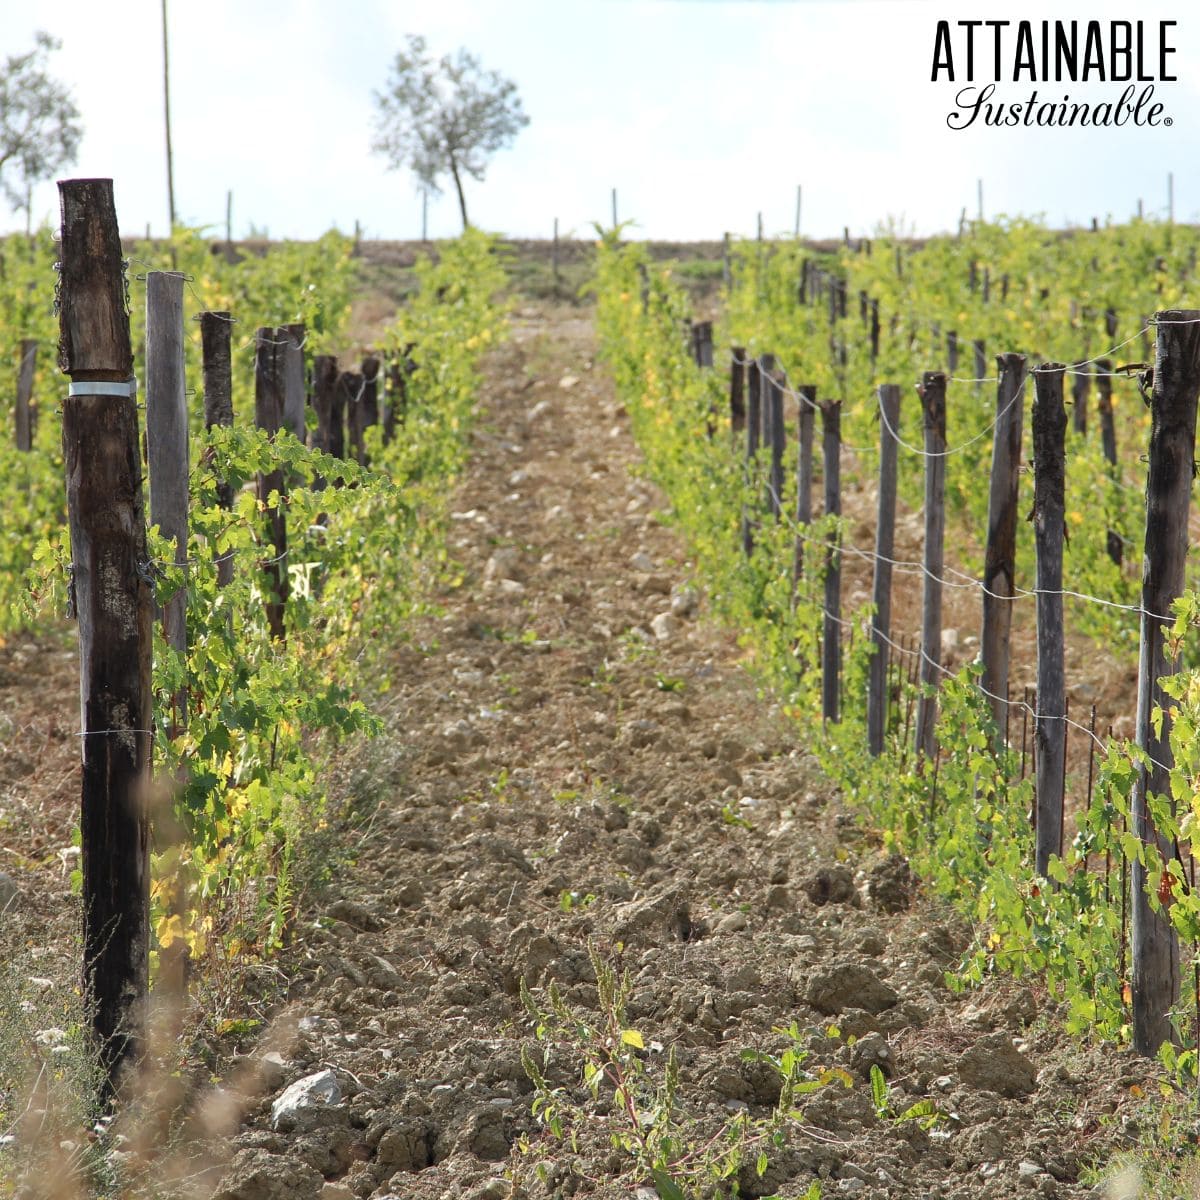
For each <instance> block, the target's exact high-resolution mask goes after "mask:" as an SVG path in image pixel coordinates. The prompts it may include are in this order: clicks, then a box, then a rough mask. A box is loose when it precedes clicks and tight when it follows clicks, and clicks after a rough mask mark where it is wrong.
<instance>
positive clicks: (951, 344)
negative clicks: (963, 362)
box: [946, 329, 958, 375]
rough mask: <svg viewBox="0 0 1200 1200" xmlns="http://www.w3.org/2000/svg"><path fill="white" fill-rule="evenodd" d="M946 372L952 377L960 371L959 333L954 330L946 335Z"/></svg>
mask: <svg viewBox="0 0 1200 1200" xmlns="http://www.w3.org/2000/svg"><path fill="white" fill-rule="evenodd" d="M946 370H947V371H948V373H949V374H950V375H953V374H954V373H955V372H956V371H957V370H958V331H957V330H954V329H951V330H950V331H949V332H948V333H947V334H946Z"/></svg>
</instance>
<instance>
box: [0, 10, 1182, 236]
mask: <svg viewBox="0 0 1200 1200" xmlns="http://www.w3.org/2000/svg"><path fill="white" fill-rule="evenodd" d="M168 2H169V5H170V17H169V29H170V37H171V70H172V91H171V105H172V119H173V135H174V145H175V176H176V181H175V187H176V197H177V207H178V210H179V216H180V218H181V219H182V220H184V221H186V222H188V223H191V224H199V225H209V226H213V227H214V228H221V229H223V226H224V220H225V199H226V192H227V191H230V190H231V191H232V193H233V224H234V235H235V236H243V235H246V234H248V233H249V232H250V231H251V229H252V228H253V229H256V230H258V231H260V232H262V231H265V232H268V233H269V234H270V235H271V236H272V237H285V236H286V237H314V236H317V235H318V234H320V233H321V232H323V231H324V230H326V229H328V228H330V227H331V226H337V227H339V228H341V229H343V230H345V231H351V230H353V228H354V224H355V221H356V220H357V221H360V222H361V223H362V226H363V229H364V231H365V233H366V235H367V236H369V237H382V238H409V237H415V236H419V235H420V231H421V200H420V195H419V192H418V190H417V185H416V181H415V179H414V178H413V177H412V176H411V174H409V173H408V172H406V171H389V170H387V169H386V164H385V163H384V162H383V161H382V160H381V159H380V158H379V157H377V156H374V155H372V154H371V151H370V142H371V131H372V116H373V111H374V107H373V101H372V91H373V89H377V88H381V87H383V86H384V84H385V82H386V79H387V76H388V68H389V64H390V62H391V60H392V58H393V57H394V55H395V52H396V50H397V49H398V48H399V47H400V46H401V44H402V43H403V39H404V35H405V34H407V33H410V32H411V33H421V34H423V35H425V36H426V38H427V39H428V41H429V45H430V49H431V50H433V51H435V52H437V53H439V54H440V53H443V52H445V51H449V50H454V49H456V48H458V47H460V46H464V47H466V48H468V49H470V50H471V51H473V52H474V53H476V54H477V55H479V56H480V58H481V59H482V60H483V63H484V65H485V66H486V67H488V68H492V69H495V70H498V71H500V72H502V73H503V74H505V75H507V76H509V77H510V78H512V79H513V80H515V81H516V83H517V85H518V88H519V90H520V94H521V97H522V99H523V102H524V107H525V111H526V113H527V114H528V116H529V118H530V124H529V125H528V127H527V128H526V129H525V130H523V131H522V132H521V134H520V135H519V136H518V138H517V141H516V143H515V145H514V146H513V147H511V148H510V149H508V150H503V151H501V152H499V153H498V154H497V155H496V157H495V159H494V160H493V163H492V165H491V167H490V169H489V171H488V175H487V178H486V180H485V181H484V182H482V183H475V182H473V181H472V182H469V183H468V194H467V200H468V206H469V210H470V215H471V218H472V220H473V221H474V222H475V223H476V224H478V225H481V226H482V227H484V228H486V229H491V230H496V231H500V232H503V233H506V234H511V235H515V236H549V234H550V231H551V228H552V223H553V220H554V218H555V217H558V218H559V221H560V226H561V228H562V230H563V231H564V233H566V232H568V231H573V232H575V233H576V234H578V235H582V236H590V234H591V222H592V221H594V220H604V221H608V219H609V217H610V189H611V188H613V187H614V186H615V187H616V188H617V190H618V205H619V215H620V217H621V219H626V218H628V219H632V220H633V221H635V222H636V223H637V224H636V227H635V228H634V230H633V231H632V235H633V236H642V237H654V238H719V237H720V236H721V234H722V232H723V231H725V230H730V231H732V232H734V233H740V234H746V235H749V234H751V233H752V232H753V230H754V226H755V219H756V213H757V212H758V211H760V210H761V211H762V213H763V216H764V222H765V226H766V229H767V232H768V233H783V232H791V230H792V225H793V221H794V218H795V203H796V187H797V185H798V184H799V185H802V186H803V189H804V190H803V209H802V227H803V232H804V233H806V234H809V235H813V236H822V235H836V234H839V233H840V232H841V230H842V227H843V226H849V227H850V229H851V231H852V232H854V233H869V232H871V231H872V230H874V229H875V227H876V226H877V224H878V223H879V222H880V221H881V220H883V219H886V218H891V219H893V220H895V221H901V222H903V224H904V225H905V226H906V227H907V228H910V229H913V230H915V231H918V232H931V231H936V230H939V229H946V228H950V227H952V226H954V225H955V224H956V223H957V220H958V215H959V212H960V211H961V209H962V208H964V207H967V208H969V209H970V211H971V212H972V213H974V211H975V206H976V180H977V179H980V178H981V179H982V180H983V192H984V207H985V211H986V213H987V215H988V216H993V215H995V214H997V213H1002V212H1003V213H1010V214H1011V213H1024V214H1037V213H1041V214H1044V215H1045V216H1046V218H1047V219H1048V220H1050V221H1051V222H1053V223H1056V224H1059V223H1065V222H1076V223H1079V222H1086V221H1090V220H1091V218H1092V217H1093V216H1098V217H1100V218H1101V219H1104V218H1105V217H1106V216H1108V215H1111V216H1113V217H1114V218H1116V219H1124V218H1125V217H1127V216H1129V215H1130V214H1132V213H1133V212H1134V211H1135V210H1136V207H1137V203H1138V200H1139V198H1141V199H1142V200H1143V201H1144V203H1145V206H1146V211H1147V213H1157V214H1160V215H1165V212H1166V204H1167V179H1166V176H1167V172H1168V171H1173V172H1174V177H1175V205H1176V208H1175V212H1176V217H1177V218H1178V219H1180V220H1200V9H1197V7H1196V6H1195V5H1194V4H1185V3H1180V2H1177V0H1160V2H1159V3H1158V4H1156V5H1137V4H1134V3H1132V0H1120V2H1119V3H1117V2H1110V0H1092V2H1091V3H1089V4H1065V3H1064V4H1054V3H1044V4H1042V5H1033V4H1025V3H1010V2H1008V0H991V2H990V3H979V2H976V0H956V2H955V3H948V2H946V0H793V2H788V0H774V2H769V0H724V2H722V0H503V2H501V0H437V2H436V3H432V2H431V0H421V2H419V3H413V2H405V0H339V2H338V3H334V2H333V0H205V2H204V3H195V2H194V0H191V2H188V3H184V2H183V0H168ZM159 5H160V0H119V2H118V3H116V4H115V5H114V3H111V2H110V3H97V0H54V2H53V3H52V4H51V3H41V2H39V3H36V4H33V5H30V4H29V3H28V0H0V17H2V18H3V19H2V20H0V58H3V57H5V56H7V55H9V54H14V53H19V52H22V51H24V50H26V49H28V48H29V46H30V45H31V44H32V38H33V33H34V31H35V29H38V28H43V29H46V30H48V31H49V32H50V33H52V34H54V35H55V36H57V37H59V38H61V39H62V42H63V48H62V50H61V51H60V52H58V53H57V54H56V55H55V57H54V60H53V69H54V70H55V72H56V73H57V74H58V75H59V76H60V77H61V78H62V79H63V80H64V81H66V82H67V83H69V85H70V86H71V88H72V90H73V93H74V96H75V100H76V103H77V104H78V106H79V108H80V110H81V113H82V118H83V123H84V127H85V136H84V141H83V147H82V152H81V154H80V158H79V161H78V163H77V164H76V165H75V167H74V168H73V169H72V174H75V175H79V176H112V177H113V178H114V179H115V181H116V185H115V186H116V196H117V206H118V213H119V216H120V219H121V223H122V226H123V228H124V229H125V230H126V231H127V232H130V233H134V232H137V231H144V229H145V228H146V226H147V224H149V225H150V227H151V228H152V230H154V231H156V232H159V233H161V232H163V231H164V230H165V226H166V221H167V193H166V182H165V166H164V162H165V154H164V137H163V112H162V44H161V36H162V33H161V24H160V7H159ZM1139 16H1144V17H1145V18H1146V26H1147V28H1146V34H1147V41H1148V46H1150V47H1152V48H1153V51H1154V53H1153V54H1152V55H1150V56H1149V57H1150V58H1152V59H1155V60H1156V56H1157V39H1158V29H1157V22H1158V21H1159V20H1162V19H1172V18H1174V19H1176V20H1178V22H1179V24H1178V25H1177V26H1176V27H1175V29H1174V30H1172V31H1171V34H1170V41H1171V42H1172V43H1173V44H1174V45H1175V47H1176V54H1175V55H1174V59H1173V63H1174V66H1175V72H1174V73H1176V74H1177V75H1178V76H1179V80H1180V81H1179V82H1176V83H1165V84H1158V85H1157V88H1156V98H1157V99H1158V100H1160V101H1162V102H1163V104H1164V105H1165V112H1166V114H1169V115H1170V116H1171V118H1172V120H1173V124H1172V125H1171V126H1170V127H1169V128H1167V127H1165V126H1164V127H1160V128H1158V129H1146V128H1133V127H1130V126H1127V127H1126V128H1124V129H1076V130H1068V129H1046V130H1036V129H1035V130H1026V129H994V128H979V127H973V128H971V129H967V130H961V131H953V130H950V129H949V128H947V125H946V116H947V113H948V112H949V110H950V109H951V108H952V107H953V106H954V96H955V93H956V91H957V90H958V87H960V86H962V82H961V80H960V81H959V82H958V83H957V84H953V83H950V82H947V81H945V80H942V81H939V82H937V83H933V82H931V81H930V71H931V65H932V60H933V50H934V32H935V27H936V23H937V20H938V19H939V18H952V19H954V20H959V19H963V18H966V17H976V18H981V19H995V18H1008V19H1013V20H1016V19H1019V18H1028V19H1032V20H1038V21H1040V20H1041V19H1043V18H1045V17H1050V18H1060V19H1064V20H1066V19H1071V18H1077V19H1081V20H1086V19H1089V18H1093V19H1100V20H1102V21H1105V22H1108V21H1110V20H1131V21H1136V20H1137V19H1138V17H1139ZM1151 18H1152V19H1151ZM960 71H961V67H960ZM976 75H977V82H980V83H985V82H987V81H988V80H990V79H991V78H993V77H994V75H993V73H992V71H991V65H990V62H989V63H988V66H987V70H986V71H980V70H979V69H978V68H977V72H976ZM981 75H982V78H979V77H980V76H981ZM1033 86H1039V87H1040V91H1041V92H1042V96H1043V98H1049V99H1054V100H1060V99H1061V97H1062V95H1063V94H1070V95H1071V98H1072V99H1073V100H1085V101H1093V102H1094V101H1101V100H1105V99H1115V98H1116V97H1117V96H1118V95H1119V94H1120V92H1121V86H1122V85H1119V84H1113V83H1097V82H1089V83H1079V84H1061V85H1060V84H1055V83H1050V84H1048V85H1045V86H1041V85H1031V84H1028V83H1022V84H1019V85H1014V84H1012V83H1005V84H1004V85H1003V93H1004V96H1005V98H1008V99H1013V100H1016V99H1023V98H1024V97H1025V96H1027V95H1028V93H1029V92H1030V91H1031V90H1032V87H1033ZM34 216H35V219H38V220H41V219H49V220H52V221H56V220H57V196H56V192H55V189H54V186H53V184H48V185H45V186H44V187H42V188H39V189H38V191H37V192H36V193H35V198H34ZM21 225H23V217H21V216H18V215H16V214H13V213H9V212H6V211H4V210H3V208H2V207H0V228H2V227H4V226H8V227H10V228H16V227H19V226H21ZM458 226H459V219H458V212H457V205H456V202H455V199H454V195H453V189H452V187H451V188H450V189H449V190H448V191H447V192H445V193H444V194H443V195H441V196H440V197H434V198H432V199H431V201H430V206H429V232H430V235H431V236H441V235H450V234H453V233H455V232H456V231H457V229H458Z"/></svg>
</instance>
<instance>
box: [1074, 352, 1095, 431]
mask: <svg viewBox="0 0 1200 1200" xmlns="http://www.w3.org/2000/svg"><path fill="white" fill-rule="evenodd" d="M1090 366H1091V363H1089V362H1077V363H1076V364H1075V366H1074V368H1073V369H1074V372H1075V373H1074V375H1073V377H1072V383H1071V400H1072V403H1073V405H1074V412H1073V413H1072V419H1071V428H1072V429H1074V430H1075V432H1076V433H1078V434H1086V433H1087V406H1088V395H1089V393H1090V392H1091V390H1092V373H1091V371H1090V370H1089V369H1088V368H1089V367H1090Z"/></svg>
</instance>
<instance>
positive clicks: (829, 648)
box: [821, 400, 842, 721]
mask: <svg viewBox="0 0 1200 1200" xmlns="http://www.w3.org/2000/svg"><path fill="white" fill-rule="evenodd" d="M841 416H842V403H841V401H840V400H826V401H824V402H823V403H822V405H821V418H822V422H821V429H822V451H823V456H824V468H825V515H826V516H827V517H840V516H841V513H842V493H841V446H842V439H841ZM829 542H830V545H829V549H828V550H827V551H826V555H825V620H824V630H823V635H822V655H821V715H822V717H823V718H824V719H825V720H826V721H837V720H838V719H839V713H840V691H841V673H842V643H841V634H842V625H841V620H840V618H841V607H842V565H841V553H840V551H839V550H838V545H839V543H840V542H841V536H840V534H839V532H838V531H837V530H836V529H831V530H830V531H829Z"/></svg>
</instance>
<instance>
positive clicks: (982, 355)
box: [971, 338, 987, 392]
mask: <svg viewBox="0 0 1200 1200" xmlns="http://www.w3.org/2000/svg"><path fill="white" fill-rule="evenodd" d="M971 351H972V353H973V354H974V355H975V381H976V382H975V390H976V391H977V392H979V391H982V390H983V383H982V382H981V381H982V380H983V379H984V377H985V376H986V375H987V344H986V343H985V342H984V341H983V339H982V338H976V339H975V340H974V341H973V342H972V343H971Z"/></svg>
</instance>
